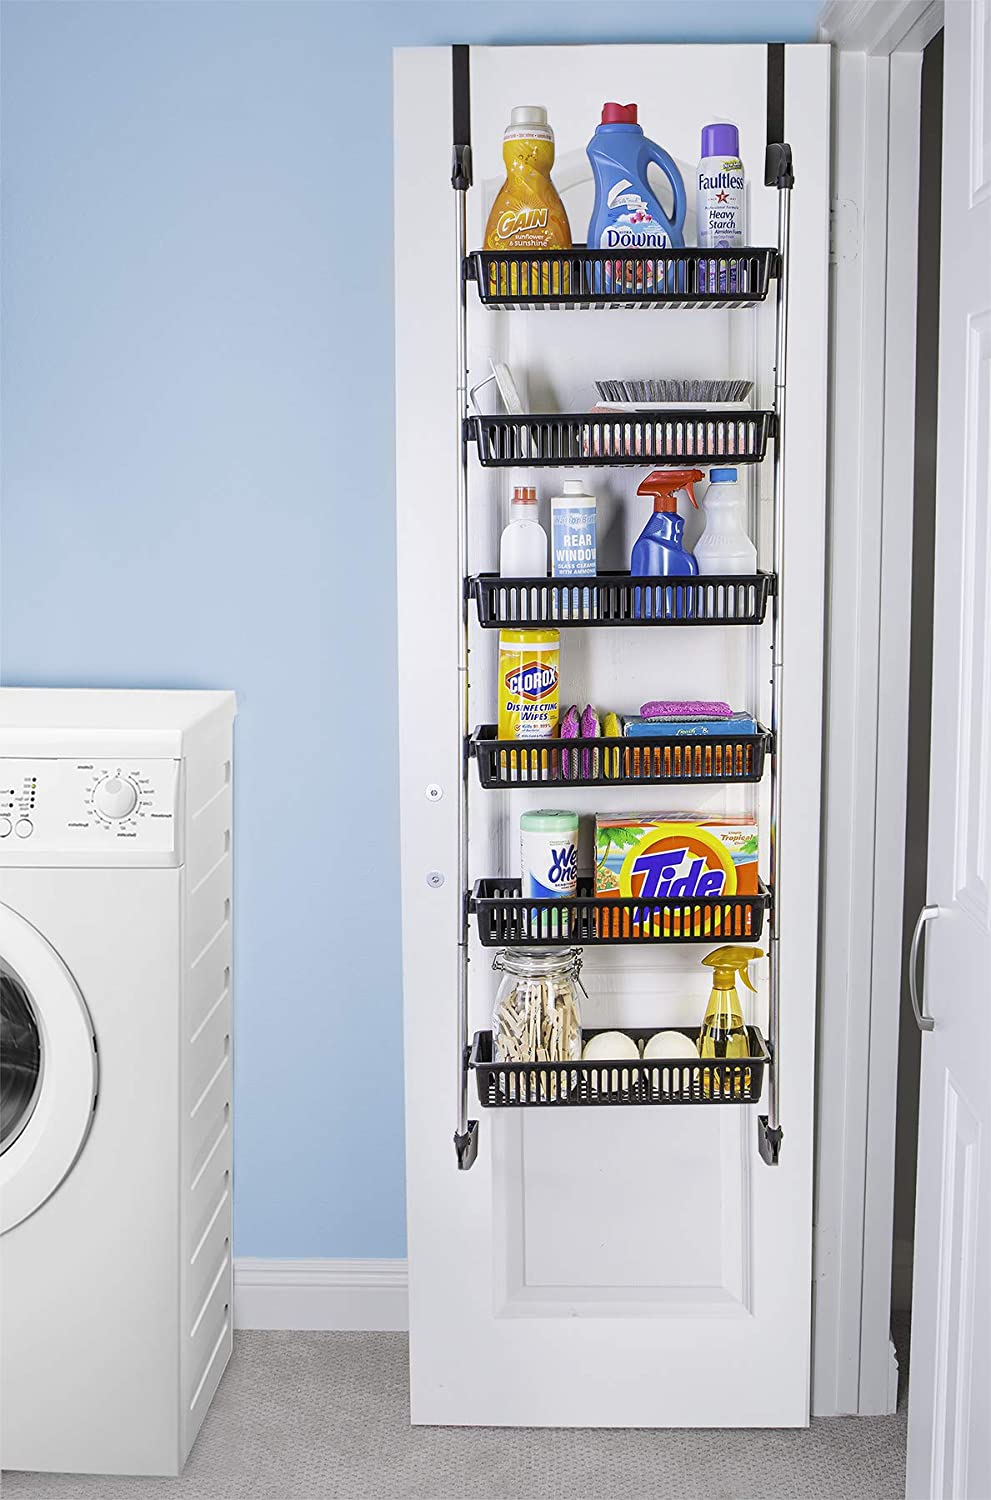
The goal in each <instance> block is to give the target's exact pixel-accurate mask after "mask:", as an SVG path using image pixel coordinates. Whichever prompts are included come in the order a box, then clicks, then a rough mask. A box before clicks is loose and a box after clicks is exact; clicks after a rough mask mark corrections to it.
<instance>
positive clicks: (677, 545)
mask: <svg viewBox="0 0 991 1500" xmlns="http://www.w3.org/2000/svg"><path fill="white" fill-rule="evenodd" d="M704 477H705V476H704V475H703V473H702V470H701V469H654V470H653V472H652V473H650V474H648V475H647V478H646V479H645V480H644V481H643V483H642V484H641V485H640V486H639V487H638V489H637V494H638V495H653V497H654V511H653V514H652V516H651V517H650V520H649V521H648V522H647V524H646V526H645V527H644V529H643V531H642V532H641V533H640V536H639V537H638V539H637V541H636V542H635V543H634V545H633V554H632V556H631V558H630V572H631V574H632V575H633V576H634V577H635V578H695V577H697V576H698V571H699V565H698V563H697V562H696V561H695V558H694V557H693V556H692V554H691V553H690V552H689V551H688V549H687V548H686V547H685V545H684V540H683V539H684V535H685V523H684V521H683V520H682V519H681V517H680V516H679V514H678V500H677V494H678V491H679V490H685V491H686V492H687V494H688V498H689V499H690V500H691V502H692V504H693V505H694V506H695V509H696V510H698V504H699V503H698V501H697V500H696V498H695V488H694V487H695V485H696V484H697V483H698V481H699V480H700V479H702V478H704ZM691 612H692V595H691V591H690V590H682V589H673V590H672V589H651V588H645V589H642V590H641V589H639V588H638V589H635V590H634V603H633V613H634V618H635V619H638V620H639V619H641V618H643V617H644V616H646V615H666V616H668V617H671V616H674V617H675V618H676V619H683V618H684V617H686V616H688V615H690V614H691Z"/></svg>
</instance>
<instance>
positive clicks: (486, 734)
mask: <svg viewBox="0 0 991 1500" xmlns="http://www.w3.org/2000/svg"><path fill="white" fill-rule="evenodd" d="M771 737H772V736H771V731H770V730H769V729H765V728H764V726H763V725H758V727H757V730H756V732H755V733H754V734H750V733H749V732H747V733H739V734H738V733H734V731H733V730H728V731H727V732H726V734H706V735H663V734H656V735H655V734H638V735H636V736H635V737H633V736H630V735H625V734H622V735H605V734H600V735H597V736H596V737H595V738H594V739H590V738H585V737H584V736H581V735H578V736H576V737H575V738H573V739H570V740H561V739H556V738H551V739H547V740H501V739H499V737H498V725H496V724H478V725H476V727H475V728H474V729H473V730H472V732H471V735H470V736H469V744H470V745H471V746H472V747H478V746H484V747H485V748H486V750H488V749H489V747H490V746H491V748H493V749H498V750H518V751H520V752H522V753H524V754H530V753H532V752H533V751H536V752H537V753H538V754H539V753H542V752H546V751H548V750H598V749H602V748H603V747H606V748H608V749H615V748H619V747H623V748H625V747H627V746H629V747H631V748H632V749H639V748H642V747H644V746H649V747H650V748H651V749H668V748H671V749H673V748H674V746H676V745H677V746H681V747H690V748H693V749H694V748H695V747H696V746H697V747H698V748H699V749H702V748H704V747H705V746H706V745H723V744H727V743H729V742H731V741H732V743H733V744H746V745H767V744H768V742H769V741H770V739H771ZM580 781H581V778H580V777H575V778H574V781H568V782H565V783H564V784H565V785H577V784H579V783H580Z"/></svg>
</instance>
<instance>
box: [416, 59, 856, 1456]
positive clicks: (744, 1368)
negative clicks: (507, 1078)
mask: <svg viewBox="0 0 991 1500" xmlns="http://www.w3.org/2000/svg"><path fill="white" fill-rule="evenodd" d="M470 61H471V89H472V140H473V148H474V159H475V186H474V187H473V188H472V190H471V192H470V193H469V245H470V247H478V246H480V245H481V243H482V235H483V231H484V225H485V219H486V216H487V212H488V208H489V206H490V204H491V201H492V198H493V196H494V194H495V192H496V191H497V190H498V187H499V185H500V183H501V181H502V175H503V174H502V153H501V143H502V132H503V129H504V127H505V125H506V124H507V122H508V119H509V112H510V109H511V107H512V106H513V105H516V104H531V103H541V104H545V105H546V106H547V108H548V110H549V114H550V121H551V124H552V126H553V128H554V130H555V133H556V137H557V152H558V168H557V169H556V175H558V174H559V180H560V181H561V183H562V186H563V185H564V184H566V183H567V184H570V185H569V186H568V187H567V190H566V191H565V194H564V201H565V206H566V207H567V209H568V212H569V215H570V217H571V223H572V230H573V236H574V238H575V239H576V240H577V241H582V240H584V238H585V229H586V225H587V218H588V213H589V211H590V208H591V186H590V179H589V172H588V169H587V164H583V163H584V151H585V145H586V143H587V141H588V139H589V137H590V135H591V133H592V131H593V129H594V127H595V125H596V124H597V123H598V120H599V115H600V111H601V106H602V104H603V103H604V102H605V101H606V100H619V101H621V102H623V103H626V102H627V101H630V100H634V101H636V102H637V104H638V105H639V108H640V121H641V123H642V125H643V127H644V130H645V132H646V134H647V135H648V136H650V137H651V138H652V139H655V140H657V141H658V143H659V144H661V145H663V146H664V147H665V148H666V149H667V150H668V151H669V152H670V153H671V154H672V155H673V156H674V157H675V158H676V160H678V161H679V163H680V164H681V165H682V168H683V170H684V171H685V173H686V180H687V184H688V186H689V200H690V204H691V200H692V197H693V194H692V192H691V177H690V173H691V171H692V168H693V165H694V163H695V162H696V160H697V157H698V154H699V145H700V139H699V138H700V132H701V128H702V126H703V125H705V124H707V123H709V122H710V120H720V119H731V120H734V121H736V122H737V123H738V124H739V126H740V129H741V150H742V155H743V158H744V161H745V164H746V167H747V170H748V174H749V181H750V225H751V228H750V234H749V239H750V241H751V243H753V244H756V245H766V244H775V243H776V234H777V197H776V193H775V192H774V191H773V190H769V189H766V188H765V187H764V186H763V162H764V146H765V141H766V111H767V100H766V87H767V49H766V48H764V47H756V46H734V47H728V46H727V47H702V46H686V47H673V46H672V47H666V46H642V47H627V46H615V47H544V48H539V47H532V48H531V47H526V48H515V47H505V48H472V49H471V58H470ZM785 89H786V103H785V120H786V132H785V133H786V136H787V138H788V139H789V140H790V142H791V144H792V147H793V150H794V159H795V171H796V186H795V189H794V193H793V208H792V251H793V254H792V283H791V284H792V339H791V347H790V368H789V440H788V456H787V473H786V506H787V509H788V526H787V536H786V555H785V559H784V567H783V587H784V589H785V604H786V613H787V617H788V627H787V628H788V638H787V643H786V651H785V662H786V666H785V674H784V675H785V683H784V694H783V700H784V708H783V715H784V724H783V727H784V734H785V737H786V742H787V750H786V754H785V757H784V759H783V772H782V774H783V780H782V817H781V829H780V843H779V849H780V867H781V871H782V886H781V893H780V894H781V897H782V902H783V909H784V912H785V925H784V927H783V928H782V931H781V964H782V980H781V999H782V1017H781V1053H780V1056H781V1075H780V1076H781V1095H780V1098H781V1123H782V1126H783V1128H784V1144H783V1149H782V1155H781V1162H780V1165H779V1166H778V1167H776V1168H769V1167H767V1166H765V1165H764V1164H763V1162H762V1161H761V1160H760V1159H759V1157H758V1155H757V1124H756V1115H757V1112H758V1111H757V1110H756V1109H755V1108H751V1107H739V1108H737V1107H727V1108H722V1107H720V1108H712V1107H708V1106H688V1107H677V1108H664V1107H658V1108H608V1109H579V1108H566V1109H558V1110H553V1109H549V1110H541V1109H534V1110H509V1109H507V1110H501V1111H493V1110H482V1109H479V1107H478V1103H477V1099H476V1097H475V1089H474V1080H472V1094H471V1111H470V1113H471V1115H472V1116H473V1117H475V1118H478V1119H479V1121H480V1127H479V1128H480V1147H479V1155H478V1160H477V1162H476V1164H475V1166H474V1167H473V1168H472V1169H471V1171H469V1172H458V1171H457V1169H456V1164H455V1154H454V1149H453V1145H452V1135H453V1132H454V1130H455V1126H456V1119H457V1114H456V1110H457V952H456V946H455V943H456V931H457V913H458V903H459V901H460V900H461V898H462V892H460V891H459V890H458V889H457V888H456V870H457V805H458V784H459V783H458V777H459V773H460V764H461V747H460V745H459V742H458V698H457V693H458V686H457V640H458V630H459V627H460V616H459V605H458V599H459V588H460V580H459V577H458V561H457V524H456V520H457V499H456V478H457V469H458V464H459V443H458V433H457V428H456V403H455V388H454V384H455V328H456V311H457V280H456V278H457V267H456V264H455V250H454V244H455V241H454V224H455V201H454V194H453V192H452V190H451V187H450V159H451V111H452V85H451V54H450V50H449V49H446V48H445V49H440V48H434V49H422V50H419V49H416V50H414V49H409V50H403V51H400V52H399V53H398V54H397V59H396V93H395V130H396V157H395V172H396V185H395V191H396V318H397V323H396V328H397V332H396V343H397V381H398V392H397V400H398V413H397V424H398V425H397V432H398V448H397V527H398V590H399V652H400V663H399V667H400V721H401V725H402V737H401V743H400V762H401V777H402V838H403V843H402V864H403V922H404V930H403V945H404V968H405V980H404V982H405V1035H406V1125H407V1184H408V1217H409V1263H410V1336H411V1388H412V1417H413V1421H414V1422H416V1423H462V1424H479V1425H483V1424H484V1425H500V1424H503V1425H506V1424H512V1425H521V1426H536V1425H588V1426H655V1427H664V1426H703V1427H706V1426H748V1425H752V1426H774V1427H781V1426H801V1425H803V1424H804V1423H806V1422H807V1420H808V1412H809V1396H808V1391H809V1344H810V1315H811V1236H812V1125H813V1100H814V1056H813V1051H814V1033H815V996H816V947H817V906H818V825H819V772H820V733H819V731H820V719H821V691H822V686H821V685H822V613H823V517H824V491H825V457H824V455H825V423H826V323H827V244H828V199H829V190H828V183H829V170H828V150H829V146H828V141H829V51H828V48H826V47H817V46H807V47H788V48H787V49H786V65H785ZM773 331H774V313H773V291H772V296H771V298H770V299H769V301H768V303H767V305H766V306H765V307H764V308H762V309H761V310H760V311H759V312H754V311H746V310H734V311H712V310H701V311H700V310H693V311H687V310H684V311H671V310H666V311H660V312H639V311H624V312H622V313H621V314H612V313H608V312H594V311H591V312H571V313H550V312H520V311H500V312H493V311H490V310H486V309H483V308H482V307H480V306H479V305H478V303H477V298H473V300H470V304H469V360H470V366H471V379H472V382H473V383H474V382H475V381H477V380H480V379H482V378H483V377H484V376H485V375H486V374H488V372H489V369H488V360H489V357H490V356H491V357H495V358H497V359H501V360H505V361H506V362H507V363H508V364H509V365H510V367H511V368H512V370H513V372H514V374H515V376H516V378H517V383H518V385H519V386H520V389H521V391H522V393H523V398H524V402H525V404H526V405H527V406H528V407H529V409H531V410H544V411H546V410H565V411H566V410H582V409H587V408H588V407H589V406H591V405H592V404H593V402H594V401H595V399H596V396H595V391H594V385H593V382H594V380H595V379H596V378H598V379H603V378H637V377H647V376H663V377H672V376H686V377H688V376H712V377H717V376H718V377H729V376H745V377H750V378H755V379H756V380H757V382H758V389H757V403H756V404H757V405H758V406H763V407H767V406H770V405H771V404H772V402H773V381H772V364H773ZM481 399H482V400H483V401H486V395H485V393H483V394H482V397H481ZM485 409H486V410H489V411H491V410H496V409H497V408H496V407H495V406H494V405H491V404H486V405H485ZM645 469H646V466H645V468H644V469H595V470H585V471H581V472H582V476H583V477H585V478H586V479H587V480H590V481H591V483H592V485H593V488H594V489H595V491H596V493H597V495H598V496H599V501H600V520H599V527H600V538H602V539H603V540H601V541H600V548H601V550H600V566H601V567H607V568H615V567H624V566H628V565H629V549H630V547H631V545H632V543H633V541H634V540H635V538H636V536H637V534H638V533H639V531H640V530H641V529H642V527H643V525H644V522H645V521H646V517H647V506H646V504H645V502H644V501H643V500H642V499H638V498H637V497H636V488H637V484H638V483H639V481H640V480H641V479H642V478H643V476H644V473H645ZM750 476H751V477H748V478H747V483H748V484H750V485H751V491H750V493H751V495H752V499H753V509H754V514H755V516H756V517H757V518H758V526H759V532H760V540H761V556H762V562H763V565H764V566H765V567H769V566H770V535H769V527H770V511H771V505H770V498H771V490H772V485H771V480H772V467H771V463H770V460H768V462H767V463H766V464H765V465H763V467H762V469H761V470H760V471H757V470H753V471H750ZM567 477H575V473H574V471H568V470H561V471H558V470H549V469H543V470H535V471H534V470H531V471H529V473H528V472H527V471H525V470H523V471H519V470H517V471H509V470H499V469H486V470H483V469H481V468H480V467H479V466H478V465H477V462H476V461H475V459H474V456H473V457H472V467H471V472H470V544H471V551H472V560H471V567H472V570H473V571H474V570H482V569H486V568H488V569H491V568H494V567H496V566H497V559H498V553H497V545H498V537H499V532H500V530H501V527H502V525H503V524H504V521H505V519H506V501H507V496H508V494H509V490H510V487H511V485H512V484H514V483H516V484H519V483H536V484H537V485H538V489H539V495H540V499H541V506H542V510H541V519H542V520H544V521H545V524H548V518H547V515H546V511H545V509H544V507H545V506H546V501H547V498H548V497H549V496H550V495H551V494H554V493H557V492H558V485H559V483H560V482H561V481H562V480H563V479H564V478H567ZM769 642H770V625H769V624H767V625H765V626H764V627H762V628H761V629H760V630H747V629H728V630H723V629H715V630H706V629H678V630H664V629H656V630H654V629H651V630H643V631H630V630H625V631H624V630H612V629H610V630H605V629H597V630H591V631H571V632H565V633H564V634H563V637H562V683H563V701H567V702H569V703H570V702H575V701H578V702H581V703H584V702H586V701H592V702H594V703H597V704H599V705H601V706H603V707H605V708H615V709H617V710H618V711H621V712H631V711H635V710H636V708H637V707H638V706H639V704H640V703H641V702H642V701H643V700H644V699H646V698H649V697H654V696H665V697H699V696H701V697H712V698H728V699H731V700H733V702H734V707H741V708H751V709H755V710H757V711H758V716H761V715H763V716H764V719H765V722H766V715H767V711H768V703H767V677H768V672H769V651H768V647H769ZM495 653H496V632H493V631H482V630H480V629H479V628H478V624H477V620H475V619H474V618H473V621H472V629H471V656H470V674H471V722H472V724H473V725H474V724H480V723H485V722H492V721H493V719H494V717H495V713H494V707H495V689H494V668H495ZM469 769H470V771H471V774H472V777H473V784H472V787H471V805H470V827H471V845H470V860H471V875H472V878H473V879H474V878H479V877H482V876H486V875H514V874H518V872H519V867H518V833H517V830H518V820H519V814H520V812H521V811H523V810H524V809H525V808H527V807H535V806H540V805H542V802H546V804H547V805H554V806H562V807H574V808H575V809H576V810H577V811H579V812H580V813H581V814H582V815H583V823H584V830H585V831H584V834H583V837H584V838H585V840H586V841H587V840H588V832H587V830H588V828H589V826H590V823H591V817H592V815H593V814H594V812H595V811H596V810H601V811H604V812H628V811H630V810H631V809H635V810H642V811H654V812H665V811H672V810H673V811H679V810H680V811H689V810H692V811H699V812H707V811H708V812H720V811H726V812H735V811H754V812H757V813H758V814H759V816H760V817H761V818H762V820H763V829H764V834H763V846H764V847H763V861H762V864H763V871H762V872H763V874H764V875H765V877H766V875H767V858H766V854H767V850H766V844H767V785H766V777H765V783H764V785H763V786H762V787H761V788H756V789H755V788H732V789H724V788H721V787H704V788H698V789H695V790H692V789H689V788H683V787H677V788H664V787H654V788H642V787H637V788H633V789H630V788H626V789H621V788H599V789H584V790H581V791H578V792H575V793H574V794H571V793H567V794H566V793H564V792H562V791H557V792H555V793H553V794H548V793H547V792H544V793H540V792H533V791H512V792H491V791H483V790H481V789H480V788H479V786H478V782H477V776H476V775H475V771H474V767H473V766H470V767H469ZM438 787H439V788H440V791H441V795H440V796H439V797H438V796H437V795H436V788H438ZM431 788H432V789H433V791H432V792H428V789H431ZM583 853H585V854H586V855H587V853H588V843H587V842H586V843H585V844H583ZM585 862H586V864H587V862H588V861H587V859H586V861H585ZM438 875H439V876H441V877H442V881H438V879H437V876H438ZM472 925H473V933H472V946H471V964H470V1030H471V1031H477V1030H480V1029H482V1028H483V1027H484V1026H486V1025H487V1024H488V1023H489V1019H490V1014H491V1005H492V999H493V995H494V993H495V984H496V976H495V975H494V974H493V973H492V969H491V962H492V956H493V950H491V949H486V948H483V947H481V946H480V945H479V944H478V942H477V938H476V937H475V934H474V923H473V924H472ZM765 936H766V931H765ZM714 946H716V944H715V942H714V943H712V944H711V945H706V944H698V945H686V946H681V947H669V948H663V947H652V948H651V949H650V950H649V951H644V950H642V949H637V950H630V949H624V948H622V947H604V948H599V949H595V948H589V949H587V950H586V955H585V956H586V967H585V972H584V976H583V977H584V978H585V979H586V980H587V983H588V989H589V993H590V1001H589V1005H588V1007H587V1013H586V1017H585V1019H586V1023H587V1024H592V1025H605V1024H613V1025H619V1026H623V1025H629V1026H638V1025H643V1026H653V1025H656V1026H657V1027H658V1029H660V1028H662V1027H664V1026H666V1025H673V1024H685V1025H688V1024H696V1025H697V1024H698V1023H699V1021H700V1019H701V1015H702V1011H703V1009H704V1006H705V1001H706V996H707V993H708V981H707V974H708V971H706V970H704V969H702V968H701V966H700V962H699V961H700V960H701V958H702V957H703V956H704V954H705V953H707V952H708V951H710V947H714ZM766 970H767V965H766V963H764V962H761V963H758V964H756V965H755V966H754V973H755V977H757V979H758V981H759V989H760V993H759V995H758V996H757V997H756V998H755V1003H754V1008H753V1010H752V1013H751V1019H753V1020H754V1021H755V1022H756V1023H757V1024H760V1025H761V1026H764V1025H766V990H767V986H766ZM766 1108H767V1103H766V1093H765V1099H764V1102H763V1104H762V1106H761V1111H762V1112H766Z"/></svg>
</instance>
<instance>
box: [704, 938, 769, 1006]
mask: <svg viewBox="0 0 991 1500" xmlns="http://www.w3.org/2000/svg"><path fill="white" fill-rule="evenodd" d="M763 957H764V952H763V949H761V948H743V947H737V946H735V945H734V944H728V945H727V946H726V947H725V948H716V949H715V951H714V952H712V953H707V954H706V956H705V958H703V960H702V962H703V963H704V964H708V965H709V967H710V968H711V969H715V971H716V972H715V974H714V975H713V984H714V985H715V987H716V989H717V990H733V989H736V975H737V971H738V970H739V974H740V978H741V979H742V980H743V982H744V984H745V985H746V986H747V989H748V990H753V991H754V993H755V994H756V993H757V986H756V985H754V984H751V982H750V972H749V969H748V967H747V966H748V964H749V963H750V960H751V959H753V958H763Z"/></svg>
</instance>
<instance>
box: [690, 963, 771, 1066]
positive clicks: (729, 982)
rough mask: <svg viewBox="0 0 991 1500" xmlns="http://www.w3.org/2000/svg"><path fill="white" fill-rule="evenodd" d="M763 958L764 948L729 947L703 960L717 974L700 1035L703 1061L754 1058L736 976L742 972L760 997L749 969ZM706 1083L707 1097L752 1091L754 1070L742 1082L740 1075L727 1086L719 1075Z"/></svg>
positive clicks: (750, 987)
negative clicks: (751, 1077)
mask: <svg viewBox="0 0 991 1500" xmlns="http://www.w3.org/2000/svg"><path fill="white" fill-rule="evenodd" d="M763 956H764V955H763V952H762V950H761V949H760V948H744V947H737V946H735V945H733V944H729V945H727V946H726V947H724V948H717V949H716V950H715V951H714V952H713V953H707V954H706V956H705V958H703V960H702V962H703V963H704V964H708V965H709V967H710V968H711V969H713V970H714V971H715V972H714V973H713V976H712V993H711V994H710V996H709V1004H708V1006H707V1007H706V1012H705V1017H704V1019H703V1021H702V1029H701V1031H700V1032H699V1056H700V1057H714V1058H723V1057H725V1058H734V1057H749V1056H750V1039H749V1037H748V1036H747V1028H746V1024H745V1022H744V1019H743V1011H742V1010H741V1008H740V997H739V995H738V994H737V992H736V975H737V971H739V974H740V978H741V979H742V980H743V982H744V984H745V985H746V986H747V989H748V990H753V991H754V993H755V994H756V986H755V985H753V984H752V983H751V982H750V974H749V971H748V967H747V966H748V965H749V963H750V961H751V959H754V958H763ZM703 1081H704V1086H705V1092H706V1093H707V1094H708V1093H719V1092H724V1091H725V1092H728V1093H729V1094H730V1095H731V1096H732V1095H733V1094H737V1093H741V1092H743V1091H749V1089H750V1070H749V1068H748V1069H747V1071H746V1073H745V1075H744V1076H743V1077H742V1078H741V1077H740V1076H739V1075H738V1074H728V1075H727V1076H726V1077H725V1080H723V1085H721V1079H720V1075H719V1074H712V1075H709V1074H705V1075H704V1079H703Z"/></svg>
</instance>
